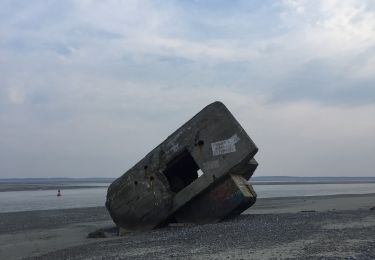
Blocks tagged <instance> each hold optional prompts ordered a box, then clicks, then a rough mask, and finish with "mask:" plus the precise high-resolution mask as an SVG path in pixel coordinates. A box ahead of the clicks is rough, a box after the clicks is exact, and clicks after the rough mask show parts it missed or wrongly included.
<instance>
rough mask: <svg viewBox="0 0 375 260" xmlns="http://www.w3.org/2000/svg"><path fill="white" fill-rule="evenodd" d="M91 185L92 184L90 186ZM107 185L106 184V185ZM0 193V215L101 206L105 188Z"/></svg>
mask: <svg viewBox="0 0 375 260" xmlns="http://www.w3.org/2000/svg"><path fill="white" fill-rule="evenodd" d="M90 185H93V184H90ZM107 185H109V184H107ZM253 187H254V189H255V191H256V193H257V194H258V198H273V197H295V196H321V195H335V194H366V193H375V183H348V184H287V185H283V184H282V185H256V184H255V185H254V186H253ZM61 192H62V196H60V197H58V196H56V195H57V190H36V191H7V192H0V212H16V211H29V210H47V209H66V208H82V207H96V206H104V203H105V197H106V193H107V186H103V187H99V188H79V189H66V190H64V189H62V190H61Z"/></svg>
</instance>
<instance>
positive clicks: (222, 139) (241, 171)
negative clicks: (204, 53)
mask: <svg viewBox="0 0 375 260" xmlns="http://www.w3.org/2000/svg"><path fill="white" fill-rule="evenodd" d="M257 151H258V148H257V147H256V145H255V144H254V142H253V141H252V140H251V139H250V137H249V136H248V135H247V133H246V132H245V130H244V129H243V128H242V127H241V125H240V124H239V123H238V122H237V120H236V119H235V118H234V117H233V115H232V114H231V113H230V112H229V110H228V109H227V108H226V107H225V106H224V105H223V104H222V103H221V102H214V103H212V104H210V105H208V106H206V107H205V108H204V109H203V110H202V111H200V112H199V113H198V114H196V115H195V116H194V117H193V118H192V119H190V120H189V121H188V122H186V123H185V124H184V125H183V126H181V127H180V128H178V129H177V130H176V131H175V132H174V133H172V134H171V135H170V136H169V137H168V138H167V139H166V140H165V141H164V142H162V143H161V144H160V145H159V146H157V147H156V148H155V149H153V150H152V151H151V152H150V153H148V154H147V155H146V156H145V157H144V158H143V159H142V160H141V161H139V162H138V163H137V164H136V165H134V166H133V167H132V168H131V169H129V170H128V171H127V172H125V173H124V174H123V175H122V176H121V177H119V178H118V179H116V180H115V181H114V182H113V183H112V184H111V185H110V186H109V188H108V192H107V199H106V207H107V209H108V211H109V213H110V215H111V217H112V219H113V221H114V222H115V223H116V224H117V226H118V227H120V228H123V229H125V230H149V229H153V228H158V227H161V226H164V225H166V224H168V223H169V222H193V223H207V222H217V221H220V220H222V219H226V218H228V217H232V216H235V215H238V214H240V213H241V212H243V211H244V210H246V209H247V208H249V207H250V206H251V205H253V204H254V203H255V201H256V193H255V191H254V190H253V188H252V186H251V185H250V183H249V182H248V179H250V177H251V176H252V174H253V172H254V171H255V169H256V168H257V166H258V163H257V162H256V160H255V159H254V158H253V157H254V155H255V154H256V153H257Z"/></svg>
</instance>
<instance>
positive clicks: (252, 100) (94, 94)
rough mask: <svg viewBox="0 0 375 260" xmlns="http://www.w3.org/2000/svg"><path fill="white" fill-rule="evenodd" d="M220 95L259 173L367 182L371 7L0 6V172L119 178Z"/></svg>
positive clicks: (371, 168)
mask: <svg viewBox="0 0 375 260" xmlns="http://www.w3.org/2000/svg"><path fill="white" fill-rule="evenodd" d="M215 100H220V101H222V102H224V103H225V104H226V105H227V106H228V108H229V109H230V110H231V111H232V112H233V114H234V115H235V116H236V117H237V119H238V120H239V121H240V123H241V124H242V125H243V127H244V128H245V130H246V131H247V132H248V134H249V135H250V136H251V137H252V139H253V140H254V142H255V143H256V144H257V145H258V147H259V153H258V154H257V156H256V158H257V160H258V161H259V163H260V166H259V168H258V170H257V172H256V174H257V176H265V175H293V176H375V2H374V1H373V0H362V1H357V0H352V1H351V0H337V1H335V0H321V1H303V0H301V1H299V0H289V1H288V0H285V1H267V0H266V1H224V0H223V1H177V0H176V1H162V0H160V1H116V0H114V1H104V0H101V1H95V0H82V1H69V0H65V1H59V0H55V1H48V0H40V1H39V0H33V1H21V0H0V178H12V177H51V176H53V177H56V176H68V177H95V176H97V177H98V176H100V177H117V176H119V175H121V174H122V173H123V172H124V171H126V170H127V169H128V168H129V167H131V166H133V165H134V164H135V163H136V162H137V161H138V160H139V159H141V158H142V157H143V156H144V155H145V154H146V153H147V152H149V151H150V150H151V149H152V148H154V147H155V146H156V145H158V144H159V143H160V142H162V141H163V140H164V139H165V138H166V137H167V136H168V135H169V134H170V133H172V131H174V130H175V129H176V128H177V127H179V126H180V125H181V124H183V123H184V122H185V121H186V120H188V119H189V118H190V117H192V116H193V115H194V114H195V113H197V112H198V111H199V110H201V109H202V108H203V107H204V106H206V105H207V104H209V103H210V102H212V101H215Z"/></svg>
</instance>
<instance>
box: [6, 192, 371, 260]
mask: <svg viewBox="0 0 375 260" xmlns="http://www.w3.org/2000/svg"><path fill="white" fill-rule="evenodd" d="M371 207H375V194H356V195H347V194H345V195H332V196H311V197H288V198H287V197H283V198H264V199H259V200H258V201H257V202H256V204H255V205H254V206H253V207H251V208H250V209H248V210H246V211H245V212H244V213H243V214H241V215H240V216H239V217H237V218H233V219H230V220H227V221H223V222H219V223H216V224H207V225H191V226H189V227H188V226H184V225H182V227H166V228H162V229H158V230H153V231H149V232H139V233H138V232H134V233H130V234H128V235H125V236H124V237H112V238H98V239H88V238H86V237H87V235H88V233H90V232H92V231H94V230H97V229H99V228H105V227H113V226H114V223H113V222H112V220H111V218H110V217H109V214H108V212H107V211H106V209H105V207H104V206H103V207H90V208H72V209H62V210H39V211H23V212H8V213H0V259H20V258H23V257H34V259H39V257H40V258H41V259H53V258H54V259H65V258H72V259H87V258H92V257H94V256H97V257H99V258H100V256H102V257H103V258H106V257H108V258H112V257H115V255H114V254H116V252H117V253H118V254H119V255H120V256H122V255H123V256H124V258H136V259H147V258H148V257H151V256H155V258H159V259H164V258H173V257H171V255H173V256H174V257H178V258H183V257H188V258H189V257H190V258H199V259H201V258H205V259H211V258H215V259H221V258H224V259H225V258H226V257H229V258H231V257H232V256H233V257H234V258H236V259H237V258H249V257H250V256H253V255H254V258H257V257H255V256H258V257H259V258H261V257H262V256H263V257H266V256H267V257H276V258H283V257H292V256H293V255H294V254H296V255H297V256H301V257H302V256H304V255H303V254H304V253H306V252H305V251H306V250H304V249H301V248H300V249H299V251H298V250H297V251H298V252H295V250H294V249H293V248H294V247H296V248H298V247H301V245H302V244H306V243H311V241H310V239H311V237H305V238H304V240H303V241H302V242H301V241H300V237H299V236H300V235H303V236H305V235H306V234H304V229H303V225H307V226H309V225H310V227H311V229H312V230H311V232H312V234H315V236H318V237H319V236H323V240H322V239H319V241H320V242H319V243H323V242H322V241H324V239H326V238H325V237H324V236H326V235H327V234H326V232H327V229H326V227H331V228H332V227H337V226H339V227H340V232H344V233H345V232H349V231H350V232H352V233H350V237H352V238H353V236H354V235H353V234H355V236H354V238H353V239H357V240H358V241H359V240H360V241H362V242H360V244H361V246H365V247H366V248H367V247H368V246H367V245H368V243H373V244H374V242H375V241H374V240H375V211H374V210H370V208H371ZM280 221H281V222H282V223H280V226H279V225H275V223H277V222H280ZM295 223H300V224H301V225H298V226H295ZM319 226H321V227H320V228H317V227H319ZM290 230H295V232H297V233H298V234H299V235H298V240H296V237H294V236H295V235H296V234H294V233H293V234H289V235H288V232H289V231H290ZM335 230H336V229H335ZM336 231H337V230H336ZM202 232H203V233H202ZM218 232H219V233H218ZM246 232H248V233H246ZM249 232H250V233H249ZM270 232H271V233H270ZM285 232H286V237H282V241H284V242H282V241H281V242H282V243H281V242H280V243H281V244H280V243H278V241H277V239H276V240H275V238H274V237H273V236H272V235H271V236H270V234H279V235H282V234H283V235H284V233H285ZM293 232H294V231H293ZM353 232H354V233H353ZM197 233H199V234H201V235H202V237H199V238H196V239H198V240H199V241H200V243H202V245H204V246H203V248H201V247H199V246H198V245H196V244H194V245H191V244H189V243H190V242H189V241H190V240H191V239H194V236H196V234H197ZM187 234H188V235H187ZM239 234H243V235H239ZM345 234H346V233H345ZM223 235H224V236H229V237H232V238H233V239H234V240H236V241H237V242H238V246H239V248H238V247H237V244H236V245H229V244H230V242H228V243H229V244H228V245H227V247H226V250H225V252H221V253H220V255H218V254H217V253H215V252H216V251H215V250H214V251H211V250H209V249H207V248H215V247H216V246H217V245H221V246H225V245H222V244H221V243H222V240H223V239H224V237H222V238H220V239H219V238H218V236H223ZM328 235H329V234H328ZM343 235H344V234H341V233H340V235H338V234H337V235H335V236H334V237H333V238H332V239H333V240H334V241H336V240H337V243H339V241H340V240H342V239H343V238H342V236H343ZM160 236H161V237H164V238H165V239H166V241H169V243H170V245H169V244H168V243H167V244H166V243H165V240H163V239H161V238H160ZM171 236H174V238H173V239H172V238H171ZM296 236H297V235H296ZM255 237H256V239H257V241H258V240H261V241H263V242H264V243H263V242H262V243H261V244H260V245H258V247H257V249H256V250H255V249H254V248H252V247H249V245H251V243H253V242H254V241H253V240H252V239H253V238H255ZM176 239H177V240H176ZM247 239H250V240H249V241H248V240H247ZM345 239H346V238H345ZM180 240H183V242H181V243H183V248H180V249H179V250H176V248H175V247H176V246H177V247H179V246H180V244H176V241H177V242H178V241H180ZM149 241H153V242H152V243H151V244H152V246H151V247H150V248H151V249H150V248H149V247H148V242H149ZM313 241H315V242H316V243H318V242H317V241H318V240H317V239H316V238H314V239H313ZM315 242H314V243H315ZM185 243H187V245H185ZM285 243H286V244H285ZM293 243H297V245H295V244H293ZM348 243H349V242H348ZM356 243H357V242H356ZM358 243H359V242H358ZM134 244H136V245H137V246H136V247H135V248H134V247H133V246H134ZM119 245H121V246H119ZM271 245H272V246H271ZM280 245H284V246H286V248H287V249H288V248H289V249H290V250H291V251H290V250H289V251H288V250H287V249H285V248H284V246H280ZM356 245H357V244H356ZM316 246H324V245H322V244H319V245H316ZM247 247H248V249H246V248H247ZM346 247H348V248H349V249H350V250H352V251H353V255H354V256H358V255H360V253H361V252H360V250H359V249H358V248H357V247H355V248H353V246H352V247H350V245H349V244H346ZM109 249H111V250H109ZM292 249H293V250H294V251H293V250H292ZM150 250H151V251H152V255H149V253H150V252H151V251H150ZM187 250H188V251H187ZM216 250H219V251H220V248H216ZM254 250H255V251H254ZM301 250H302V251H301ZM325 250H329V248H326V249H325ZM358 250H359V251H358ZM366 250H367V249H366ZM371 250H372V251H371ZM171 252H173V253H171ZM267 252H269V253H267ZM285 252H289V253H287V254H286V253H285ZM344 252H346V253H347V254H349V253H348V252H347V251H344ZM366 252H367V251H366ZM369 252H370V253H371V254H372V256H375V248H370V251H369ZM250 253H251V254H250ZM315 253H316V252H315V251H314V252H311V255H312V256H315ZM326 253H327V252H326ZM263 254H265V255H263ZM278 254H281V256H280V255H278ZM301 254H302V255H301ZM309 254H310V253H309ZM309 254H308V255H307V256H311V255H309ZM327 254H328V253H327ZM41 256H43V257H41ZM250 258H251V257H250ZM365 259H366V258H365Z"/></svg>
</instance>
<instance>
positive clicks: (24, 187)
mask: <svg viewBox="0 0 375 260" xmlns="http://www.w3.org/2000/svg"><path fill="white" fill-rule="evenodd" d="M250 183H251V184H252V185H254V186H258V185H309V184H366V183H375V180H343V181H340V180H327V181H250ZM88 184H89V185H87V183H86V184H85V183H84V182H83V181H78V182H72V183H58V182H57V183H55V182H53V181H51V182H46V183H43V182H41V183H37V182H35V181H33V182H31V183H22V182H1V181H0V192H8V191H37V190H57V189H65V190H70V189H90V188H103V187H107V186H109V185H110V183H106V184H108V185H107V186H106V185H95V184H96V183H95V182H88ZM102 184H104V183H102Z"/></svg>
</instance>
